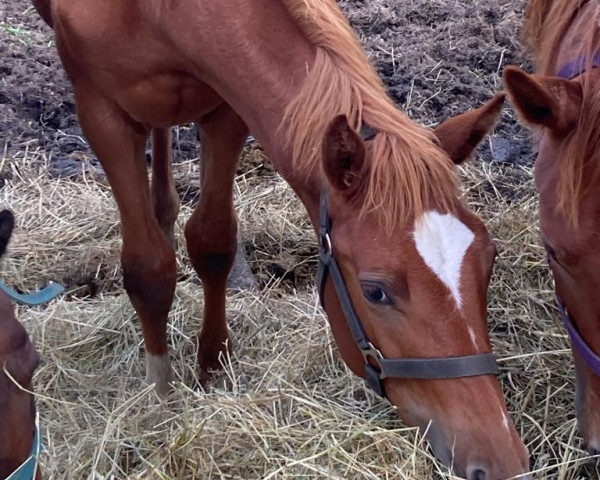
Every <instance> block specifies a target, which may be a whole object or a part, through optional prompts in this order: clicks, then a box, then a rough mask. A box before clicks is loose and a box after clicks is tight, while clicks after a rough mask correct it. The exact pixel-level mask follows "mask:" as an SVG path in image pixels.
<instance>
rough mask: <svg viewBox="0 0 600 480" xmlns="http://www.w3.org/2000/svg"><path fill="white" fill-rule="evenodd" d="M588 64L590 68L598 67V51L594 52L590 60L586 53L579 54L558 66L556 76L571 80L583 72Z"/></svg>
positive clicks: (599, 60)
mask: <svg viewBox="0 0 600 480" xmlns="http://www.w3.org/2000/svg"><path fill="white" fill-rule="evenodd" d="M588 66H589V67H591V68H597V67H600V51H597V52H595V53H594V55H593V56H592V58H591V62H590V58H589V57H588V56H587V55H580V56H579V57H577V58H575V59H573V60H571V61H569V62H567V63H566V64H565V65H563V66H562V67H561V68H560V70H559V71H558V73H557V74H556V76H557V77H560V78H565V79H567V80H573V79H574V78H576V77H578V76H579V75H582V74H584V73H585V72H586V71H587V69H588Z"/></svg>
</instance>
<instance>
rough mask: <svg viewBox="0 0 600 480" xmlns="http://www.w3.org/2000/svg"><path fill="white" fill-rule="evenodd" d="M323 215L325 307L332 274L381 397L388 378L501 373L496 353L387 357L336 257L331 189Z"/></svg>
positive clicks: (367, 134) (366, 134) (320, 283)
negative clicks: (360, 311) (354, 301)
mask: <svg viewBox="0 0 600 480" xmlns="http://www.w3.org/2000/svg"><path fill="white" fill-rule="evenodd" d="M361 134H362V136H363V138H364V139H365V140H368V139H369V138H372V137H373V136H374V135H375V133H374V132H373V131H372V130H370V129H365V128H364V127H363V129H361ZM319 216H320V226H319V237H320V239H319V243H320V253H319V267H318V270H317V288H318V289H319V297H320V300H321V306H322V307H323V308H325V303H324V301H325V298H324V291H325V283H326V282H327V277H328V276H330V277H331V280H332V281H333V286H334V288H335V291H336V294H337V297H338V301H339V302H340V305H341V307H342V311H343V313H344V317H345V318H346V323H347V325H348V328H349V329H350V331H351V332H352V337H353V338H354V342H355V343H356V346H357V347H358V349H359V350H360V352H361V353H362V356H363V358H364V360H365V382H366V383H367V385H368V386H369V387H370V388H371V389H372V390H373V391H374V392H375V393H377V394H378V395H380V396H381V397H385V396H386V395H385V389H384V387H383V380H384V379H385V378H412V379H444V378H446V379H447V378H460V377H474V376H477V375H496V374H497V373H498V365H497V364H496V357H495V356H494V354H493V353H482V354H477V355H465V356H462V357H445V358H393V359H388V358H385V357H384V356H383V355H382V353H381V352H380V351H379V350H378V349H377V347H376V346H374V345H373V344H372V343H371V342H370V341H369V338H368V337H367V334H366V332H365V329H364V328H363V325H362V323H361V321H360V319H359V318H358V315H357V314H356V310H355V309H354V305H353V304H352V299H351V298H350V294H349V293H348V289H347V288H346V283H345V282H344V277H343V275H342V271H341V270H340V268H339V266H338V264H337V262H336V261H335V258H334V257H333V244H332V242H331V236H330V231H331V218H330V217H329V212H328V211H327V192H326V191H325V189H323V190H322V191H321V202H320V207H319Z"/></svg>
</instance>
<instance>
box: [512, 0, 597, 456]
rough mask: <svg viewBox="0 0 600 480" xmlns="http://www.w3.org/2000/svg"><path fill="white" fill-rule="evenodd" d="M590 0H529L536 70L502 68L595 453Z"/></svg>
mask: <svg viewBox="0 0 600 480" xmlns="http://www.w3.org/2000/svg"><path fill="white" fill-rule="evenodd" d="M599 9H600V7H599V6H598V4H597V3H596V2H593V1H573V2H570V1H558V0H556V1H545V0H544V1H541V0H534V1H532V2H531V3H530V4H529V6H528V11H527V15H526V21H525V24H524V29H523V34H524V40H525V41H526V42H527V43H528V44H529V45H530V47H531V48H532V50H533V51H534V55H535V61H536V74H535V75H528V74H526V73H524V72H523V71H521V70H519V69H517V68H514V67H509V68H507V69H506V70H505V72H504V81H505V85H506V89H507V91H508V92H509V95H510V97H511V99H512V101H513V104H514V106H515V108H516V109H517V112H518V113H519V115H520V116H521V118H522V119H523V120H524V121H525V122H526V123H527V124H529V125H531V126H532V127H533V128H534V129H535V131H536V133H537V137H538V141H539V147H538V156H537V159H536V162H535V182H536V187H537V190H538V192H539V195H540V208H539V216H540V229H541V236H542V241H543V243H544V246H545V248H546V250H547V254H548V261H549V263H550V268H551V270H552V273H553V276H554V281H555V288H556V293H557V297H558V299H559V300H558V303H559V308H560V310H561V314H562V316H563V320H564V323H565V326H566V327H567V331H568V332H569V334H570V338H571V344H572V349H573V356H574V359H575V366H576V373H577V395H576V405H577V418H578V421H579V428H580V431H581V433H582V435H583V438H584V442H585V444H586V446H587V447H588V450H589V451H590V452H592V453H594V454H597V453H599V452H600V410H599V409H598V405H599V402H600V357H599V355H600V297H599V296H598V292H599V291H600V233H599V232H600V216H599V212H600V195H599V191H600V88H599V87H598V85H599V83H598V82H599V80H600V69H598V68H596V67H598V66H600V30H599V20H600V15H599Z"/></svg>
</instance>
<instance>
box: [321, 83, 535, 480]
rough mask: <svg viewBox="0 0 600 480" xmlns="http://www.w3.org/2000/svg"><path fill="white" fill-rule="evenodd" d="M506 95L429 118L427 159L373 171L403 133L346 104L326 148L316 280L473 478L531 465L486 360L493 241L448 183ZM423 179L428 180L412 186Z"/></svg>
mask: <svg viewBox="0 0 600 480" xmlns="http://www.w3.org/2000/svg"><path fill="white" fill-rule="evenodd" d="M502 104H503V95H498V96H496V97H495V98H494V99H492V100H491V101H490V102H488V103H487V104H486V105H484V106H483V107H481V108H480V109H478V110H475V111H472V112H469V113H466V114H463V115H459V116H458V117H455V118H453V119H451V120H448V121H446V122H444V123H443V124H442V125H440V126H439V127H437V128H436V129H435V130H434V132H433V134H434V135H435V136H431V137H427V134H428V133H429V132H425V131H423V132H421V133H422V135H423V136H424V139H427V142H423V145H422V148H421V149H420V150H419V155H422V157H421V158H422V160H423V163H422V166H423V167H424V170H423V171H419V167H420V166H421V165H419V166H417V167H416V168H415V170H416V171H410V170H408V171H405V172H402V173H399V172H395V171H394V170H393V169H392V168H386V167H385V166H381V168H382V171H381V172H380V173H379V174H380V175H382V176H381V177H379V178H378V177H377V176H375V179H376V180H374V179H373V175H377V174H374V172H373V171H372V169H374V168H377V166H376V165H377V164H378V162H380V161H385V162H388V163H393V162H402V161H403V160H402V159H400V158H398V157H396V158H394V153H395V151H394V148H396V147H397V146H396V145H394V144H393V142H394V141H396V140H397V138H396V137H393V136H392V135H391V134H390V133H386V131H383V132H381V131H377V130H375V129H373V127H370V128H366V129H365V127H363V129H362V130H363V132H362V135H361V131H360V129H355V128H353V127H352V126H351V125H350V124H349V123H348V119H347V117H346V116H345V115H340V116H338V117H337V118H335V119H334V120H333V122H332V123H331V124H330V125H329V127H328V129H327V131H326V133H325V138H324V142H323V149H322V152H323V153H322V162H323V164H322V170H323V173H324V178H325V180H324V187H323V193H322V200H321V209H320V210H321V211H320V216H319V223H320V225H321V227H320V236H321V238H322V240H321V242H322V246H321V267H320V272H319V273H320V274H319V275H318V281H317V285H318V287H319V289H320V290H321V300H322V303H323V304H324V307H325V309H326V311H327V314H328V317H329V321H330V323H331V325H332V328H333V332H334V335H335V338H336V341H337V343H338V345H339V347H340V350H341V352H342V355H343V357H344V359H345V361H346V363H347V364H348V365H349V366H350V368H351V369H352V370H353V371H354V372H355V373H356V374H357V375H360V376H363V377H365V379H366V381H367V384H368V385H369V386H370V387H371V388H372V389H373V390H375V391H376V392H377V393H379V394H381V395H384V396H386V397H387V398H388V399H389V401H390V402H391V403H392V404H393V405H394V406H395V407H396V409H397V411H398V414H399V415H400V416H401V417H402V418H403V420H405V421H406V422H407V423H409V424H410V425H417V426H419V427H421V429H422V431H426V432H427V436H428V438H429V440H430V442H431V445H432V447H433V449H434V451H435V453H436V456H437V457H438V458H439V459H441V460H442V461H443V462H445V463H446V464H448V465H450V464H451V465H453V466H454V468H455V469H456V471H457V472H458V473H459V474H461V475H464V476H465V477H467V478H469V479H480V478H485V479H492V478H494V479H504V478H509V477H510V476H512V475H515V474H519V473H523V472H525V471H526V470H527V451H526V448H525V447H524V446H523V444H522V443H521V441H520V439H519V437H518V435H517V433H516V431H515V429H514V427H513V424H512V422H511V420H510V419H509V417H508V413H507V411H506V406H505V403H504V399H503V397H502V392H501V389H500V385H499V383H498V380H497V378H496V377H495V376H494V375H493V373H495V362H494V361H493V360H492V363H491V366H490V356H491V355H490V352H491V345H490V340H489V336H488V329H487V325H486V296H487V289H488V284H489V281H490V276H491V273H492V267H493V264H494V259H495V255H496V248H495V246H494V243H493V242H492V241H491V239H490V236H489V234H488V232H487V230H486V228H485V226H484V224H483V223H482V222H481V220H480V219H479V218H477V216H476V215H474V214H473V213H472V212H471V211H470V210H469V209H468V208H467V207H466V206H465V205H464V204H462V202H460V201H459V200H458V197H457V196H456V194H455V192H454V191H453V190H451V189H452V188H453V186H454V185H455V183H454V181H455V179H454V176H453V173H452V170H451V165H452V161H453V162H454V163H455V164H459V163H461V162H463V161H464V160H466V159H467V157H468V156H469V155H470V154H471V153H472V151H473V149H474V148H475V147H476V145H477V143H478V142H479V141H480V140H481V139H482V138H483V136H484V135H485V134H486V133H487V131H488V130H489V129H490V128H492V126H493V125H494V123H495V121H496V118H497V115H498V113H499V112H500V109H501V107H502ZM365 130H366V131H367V133H366V135H365V133H364V132H365ZM386 142H390V143H391V145H390V144H387V145H386ZM429 155H430V156H429ZM436 168H437V169H438V170H437V171H436ZM386 175H389V177H387V178H386V177H385V176H386ZM404 175H414V177H412V178H410V179H409V180H408V181H407V180H406V177H404ZM421 175H422V177H421ZM436 175H440V176H439V177H437V178H436ZM444 175H447V176H446V177H444ZM436 181H437V182H444V183H443V187H442V189H438V188H437V187H439V186H440V183H436ZM415 185H418V186H419V187H418V188H423V189H424V190H423V191H422V192H419V193H418V194H417V195H414V190H412V191H409V190H407V189H411V188H413V187H414V186H415ZM394 187H395V188H394ZM444 187H446V188H448V191H447V192H444V191H443V188H444ZM386 188H390V190H388V191H386ZM411 195H414V196H412V197H411ZM398 196H401V197H403V198H400V199H399V198H398ZM407 198H410V200H408V201H407ZM419 200H422V204H420V205H419V204H418V202H419ZM407 205H410V210H407V209H406V208H403V207H406V206H407ZM332 263H335V265H333V266H332V265H331V264H332ZM336 270H337V273H336ZM329 279H331V280H329ZM359 352H360V353H359ZM361 354H362V355H361ZM492 358H493V357H492ZM457 363H458V364H460V367H457V365H456V364H457ZM467 410H468V411H469V415H465V411H467Z"/></svg>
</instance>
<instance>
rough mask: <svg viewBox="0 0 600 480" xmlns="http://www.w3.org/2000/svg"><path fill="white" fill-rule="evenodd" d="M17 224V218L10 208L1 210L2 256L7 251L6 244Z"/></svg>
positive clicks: (0, 246) (0, 243)
mask: <svg viewBox="0 0 600 480" xmlns="http://www.w3.org/2000/svg"><path fill="white" fill-rule="evenodd" d="M14 226H15V218H14V217H13V214H12V212H11V211H10V210H2V211H1V212H0V256H2V255H4V252H6V245H8V241H9V240H10V236H11V234H12V231H13V227H14Z"/></svg>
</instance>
